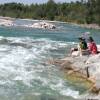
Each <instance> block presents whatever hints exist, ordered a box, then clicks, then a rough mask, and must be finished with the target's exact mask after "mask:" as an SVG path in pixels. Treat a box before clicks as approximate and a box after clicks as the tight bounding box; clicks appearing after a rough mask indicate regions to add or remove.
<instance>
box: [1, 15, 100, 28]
mask: <svg viewBox="0 0 100 100" xmlns="http://www.w3.org/2000/svg"><path fill="white" fill-rule="evenodd" d="M14 20H17V19H16V18H11V17H2V16H0V25H2V26H13V25H14V24H13V22H14ZM22 20H33V19H22ZM33 21H43V22H50V23H53V22H56V23H57V22H59V23H66V24H72V25H76V26H79V27H83V28H88V29H96V30H99V29H100V26H99V25H97V24H77V23H70V22H61V21H56V20H55V21H50V20H33Z"/></svg>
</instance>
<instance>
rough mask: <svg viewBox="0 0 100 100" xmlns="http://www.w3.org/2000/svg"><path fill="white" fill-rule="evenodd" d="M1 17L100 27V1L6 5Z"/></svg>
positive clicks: (0, 12)
mask: <svg viewBox="0 0 100 100" xmlns="http://www.w3.org/2000/svg"><path fill="white" fill-rule="evenodd" d="M0 16H4V17H5V16H9V17H15V18H32V19H46V20H58V21H65V22H75V23H81V24H83V23H88V24H90V23H96V24H99V25H100V0H87V1H86V0H81V1H80V2H79V1H77V2H71V3H55V2H54V1H53V0H49V1H48V2H47V3H45V4H31V5H24V4H21V3H6V4H1V5H0Z"/></svg>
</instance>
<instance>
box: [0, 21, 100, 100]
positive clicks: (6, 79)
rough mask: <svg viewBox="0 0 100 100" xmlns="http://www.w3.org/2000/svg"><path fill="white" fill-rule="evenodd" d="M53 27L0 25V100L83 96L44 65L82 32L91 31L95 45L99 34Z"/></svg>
mask: <svg viewBox="0 0 100 100" xmlns="http://www.w3.org/2000/svg"><path fill="white" fill-rule="evenodd" d="M32 22H33V21H28V20H16V22H15V23H16V24H17V25H21V24H26V23H32ZM54 24H55V25H56V26H57V29H55V30H47V29H32V28H25V27H19V26H16V27H4V26H0V100H73V99H75V98H76V99H77V98H78V97H79V96H80V95H82V94H83V93H84V90H83V89H81V88H80V87H77V88H76V87H74V86H73V85H71V84H70V82H68V81H67V80H65V79H64V77H63V72H61V71H60V70H59V67H57V66H54V65H50V64H48V63H47V62H48V60H50V59H55V58H63V57H65V56H66V55H67V54H68V52H69V51H70V48H71V47H72V46H73V44H75V42H78V41H77V38H78V37H79V36H81V35H82V33H83V32H87V31H89V32H91V35H92V36H93V37H94V39H95V41H96V42H97V43H98V44H99V43H100V41H99V37H100V31H99V30H98V31H97V30H89V29H83V28H80V27H78V26H75V25H71V24H64V23H58V22H55V23H54Z"/></svg>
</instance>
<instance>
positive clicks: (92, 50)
mask: <svg viewBox="0 0 100 100" xmlns="http://www.w3.org/2000/svg"><path fill="white" fill-rule="evenodd" d="M88 41H89V44H88V49H89V52H90V54H97V53H98V50H97V46H96V43H95V42H94V40H93V38H92V37H89V39H88Z"/></svg>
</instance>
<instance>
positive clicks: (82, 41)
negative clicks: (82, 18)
mask: <svg viewBox="0 0 100 100" xmlns="http://www.w3.org/2000/svg"><path fill="white" fill-rule="evenodd" d="M79 51H80V55H88V54H89V52H88V47H87V43H86V41H85V39H83V38H80V43H79Z"/></svg>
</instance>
